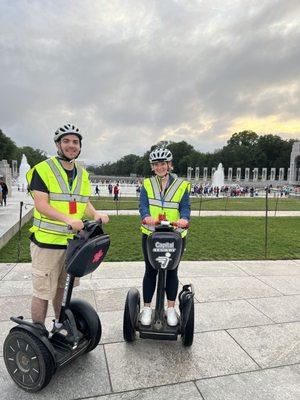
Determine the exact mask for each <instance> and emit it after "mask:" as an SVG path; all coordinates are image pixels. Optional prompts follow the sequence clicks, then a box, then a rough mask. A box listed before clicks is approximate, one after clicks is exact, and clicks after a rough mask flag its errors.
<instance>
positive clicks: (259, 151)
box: [0, 129, 296, 176]
mask: <svg viewBox="0 0 300 400" xmlns="http://www.w3.org/2000/svg"><path fill="white" fill-rule="evenodd" d="M295 141H296V140H294V139H289V140H285V139H282V138H281V137H280V136H278V135H272V134H268V135H258V134H257V133H255V132H253V131H242V132H238V133H234V134H233V135H232V136H231V138H230V139H229V140H228V141H227V144H226V145H225V146H223V147H222V148H221V149H218V150H215V151H214V152H213V153H203V152H200V151H198V150H196V149H195V148H194V147H193V146H192V145H190V144H188V143H187V142H185V141H181V142H169V141H162V142H159V143H157V144H156V145H153V146H152V147H151V149H149V150H148V151H146V153H145V154H144V155H143V156H137V155H135V154H127V155H125V156H123V157H122V158H120V159H119V160H117V161H116V162H107V163H103V164H100V165H89V166H88V167H87V169H88V170H89V171H90V172H91V173H94V174H96V175H111V176H130V174H136V175H137V176H147V175H150V173H151V169H150V164H149V153H150V151H152V150H153V149H154V148H155V147H157V146H166V147H168V148H169V149H170V150H171V152H172V153H173V157H174V162H173V164H174V171H175V172H176V173H177V174H178V175H182V176H184V175H186V172H187V167H192V168H195V167H200V169H203V168H204V167H208V168H209V169H211V168H212V167H217V166H218V164H219V163H222V164H223V166H224V168H225V169H227V168H229V167H232V168H238V167H241V168H243V169H244V168H250V169H251V170H253V169H254V168H268V169H269V168H272V167H274V168H281V167H283V168H285V169H287V168H289V166H290V155H291V151H292V146H293V143H294V142H295ZM22 154H25V155H26V157H27V160H28V164H29V165H30V166H31V167H33V166H34V165H35V164H37V163H39V162H40V161H43V160H45V159H46V158H47V155H46V153H45V152H44V151H43V150H40V149H33V148H32V147H30V146H25V147H18V146H17V145H16V144H15V143H14V142H13V141H12V140H11V139H10V138H9V137H7V136H6V135H5V134H4V133H3V132H2V131H1V129H0V160H2V159H6V160H8V162H9V163H10V164H11V161H12V160H18V165H19V164H20V161H21V157H22Z"/></svg>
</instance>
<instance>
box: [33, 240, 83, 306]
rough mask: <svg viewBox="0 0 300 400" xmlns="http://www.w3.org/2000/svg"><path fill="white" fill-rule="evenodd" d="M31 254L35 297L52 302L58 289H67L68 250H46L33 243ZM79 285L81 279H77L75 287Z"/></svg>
mask: <svg viewBox="0 0 300 400" xmlns="http://www.w3.org/2000/svg"><path fill="white" fill-rule="evenodd" d="M30 253H31V259H32V286H33V295H34V296H35V297H38V298H39V299H43V300H52V299H53V298H54V297H55V294H56V291H57V288H64V287H65V283H66V278H67V273H66V271H65V259H66V249H46V248H43V247H39V246H37V245H36V244H35V243H33V242H31V243H30ZM78 285H79V278H75V281H74V286H78Z"/></svg>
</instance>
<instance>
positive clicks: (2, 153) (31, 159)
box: [0, 129, 47, 167]
mask: <svg viewBox="0 0 300 400" xmlns="http://www.w3.org/2000/svg"><path fill="white" fill-rule="evenodd" d="M22 154H25V156H26V158H27V161H28V164H29V165H30V166H31V167H33V166H34V165H36V164H38V163H39V162H41V161H43V160H46V158H47V155H46V153H45V152H44V151H43V150H40V149H33V148H32V147H30V146H24V147H18V146H17V145H16V144H15V142H14V141H12V140H11V139H10V138H9V137H8V136H6V135H5V134H4V133H3V132H2V130H1V129H0V160H7V162H8V163H9V164H10V166H11V164H12V160H17V162H18V166H20V163H21V158H22Z"/></svg>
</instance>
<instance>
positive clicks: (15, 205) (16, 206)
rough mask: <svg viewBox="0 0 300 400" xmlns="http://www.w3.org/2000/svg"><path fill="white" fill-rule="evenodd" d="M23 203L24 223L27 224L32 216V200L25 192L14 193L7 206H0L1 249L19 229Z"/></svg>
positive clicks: (15, 191)
mask: <svg viewBox="0 0 300 400" xmlns="http://www.w3.org/2000/svg"><path fill="white" fill-rule="evenodd" d="M21 201H23V203H24V206H23V210H22V211H23V212H22V216H23V222H22V226H23V224H24V223H26V222H27V221H28V220H29V219H30V218H31V215H32V205H31V204H32V198H31V196H30V195H28V194H26V193H25V192H18V191H17V190H14V191H13V196H12V197H8V199H7V206H6V207H4V206H3V207H1V206H0V249H1V247H3V246H4V245H5V244H6V243H7V242H8V241H9V240H10V239H11V237H12V236H14V235H15V234H16V233H17V231H18V229H19V219H20V202H21Z"/></svg>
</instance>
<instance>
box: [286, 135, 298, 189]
mask: <svg viewBox="0 0 300 400" xmlns="http://www.w3.org/2000/svg"><path fill="white" fill-rule="evenodd" d="M299 168H300V142H295V143H294V144H293V148H292V153H291V161H290V174H289V178H288V181H289V184H291V185H300V173H299Z"/></svg>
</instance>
